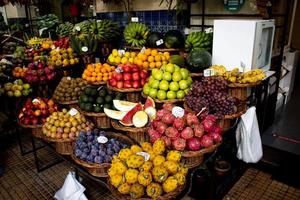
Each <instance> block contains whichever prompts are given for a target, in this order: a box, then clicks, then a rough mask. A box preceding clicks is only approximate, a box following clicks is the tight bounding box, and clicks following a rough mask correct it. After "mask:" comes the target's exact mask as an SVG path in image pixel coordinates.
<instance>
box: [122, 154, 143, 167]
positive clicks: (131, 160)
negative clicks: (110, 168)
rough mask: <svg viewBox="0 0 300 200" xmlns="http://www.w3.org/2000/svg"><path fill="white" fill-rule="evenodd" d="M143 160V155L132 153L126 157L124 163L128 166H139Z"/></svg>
mask: <svg viewBox="0 0 300 200" xmlns="http://www.w3.org/2000/svg"><path fill="white" fill-rule="evenodd" d="M144 162H145V159H144V157H143V156H140V155H135V154H132V155H130V156H129V157H128V158H127V159H126V164H127V166H128V167H130V168H139V167H140V166H142V165H143V164H144Z"/></svg>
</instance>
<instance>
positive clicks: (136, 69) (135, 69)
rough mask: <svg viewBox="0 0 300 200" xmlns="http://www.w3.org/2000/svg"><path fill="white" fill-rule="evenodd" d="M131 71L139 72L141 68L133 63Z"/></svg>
mask: <svg viewBox="0 0 300 200" xmlns="http://www.w3.org/2000/svg"><path fill="white" fill-rule="evenodd" d="M131 71H132V72H139V71H140V68H139V67H138V66H136V65H133V66H132V67H131Z"/></svg>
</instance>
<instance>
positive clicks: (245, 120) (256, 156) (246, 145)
mask: <svg viewBox="0 0 300 200" xmlns="http://www.w3.org/2000/svg"><path fill="white" fill-rule="evenodd" d="M236 143H237V149H238V151H237V157H238V158H239V159H240V160H243V161H244V162H246V163H257V162H258V161H259V160H260V159H261V158H262V155H263V151H262V143H261V138H260V133H259V127H258V122H257V117H256V108H255V107H251V108H249V109H248V110H247V112H246V113H245V114H243V115H242V116H241V121H240V122H239V124H238V127H237V129H236Z"/></svg>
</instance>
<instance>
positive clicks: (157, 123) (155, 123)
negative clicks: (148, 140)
mask: <svg viewBox="0 0 300 200" xmlns="http://www.w3.org/2000/svg"><path fill="white" fill-rule="evenodd" d="M151 125H152V127H153V128H154V129H156V128H157V126H158V125H159V120H154V121H152V122H151Z"/></svg>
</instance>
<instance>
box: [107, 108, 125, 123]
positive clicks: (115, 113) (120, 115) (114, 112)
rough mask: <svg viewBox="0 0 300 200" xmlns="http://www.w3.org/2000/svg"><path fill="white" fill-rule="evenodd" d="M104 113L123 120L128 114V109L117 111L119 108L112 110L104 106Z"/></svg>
mask: <svg viewBox="0 0 300 200" xmlns="http://www.w3.org/2000/svg"><path fill="white" fill-rule="evenodd" d="M104 113H105V114H106V115H107V116H108V117H109V118H112V119H116V120H121V119H123V117H124V116H125V115H126V114H127V112H126V111H117V110H111V109H107V108H104Z"/></svg>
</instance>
